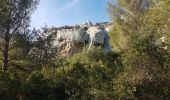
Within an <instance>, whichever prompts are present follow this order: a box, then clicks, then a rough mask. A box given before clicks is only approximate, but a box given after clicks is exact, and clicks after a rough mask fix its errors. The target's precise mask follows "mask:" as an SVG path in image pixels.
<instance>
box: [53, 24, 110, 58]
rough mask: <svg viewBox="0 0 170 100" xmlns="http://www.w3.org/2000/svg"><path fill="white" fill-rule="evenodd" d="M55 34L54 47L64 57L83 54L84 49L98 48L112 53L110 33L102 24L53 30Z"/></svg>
mask: <svg viewBox="0 0 170 100" xmlns="http://www.w3.org/2000/svg"><path fill="white" fill-rule="evenodd" d="M53 33H55V34H56V35H55V41H54V45H55V46H56V47H57V48H58V52H59V53H60V54H61V55H63V56H70V55H73V54H75V53H78V52H81V51H82V49H83V48H85V49H90V48H92V47H97V46H100V47H102V48H103V49H104V50H105V51H106V52H108V51H111V46H110V44H109V36H108V34H107V33H108V32H106V30H105V26H104V25H101V24H97V25H93V24H86V25H80V26H78V25H76V26H67V27H62V28H61V27H60V28H56V29H55V30H53Z"/></svg>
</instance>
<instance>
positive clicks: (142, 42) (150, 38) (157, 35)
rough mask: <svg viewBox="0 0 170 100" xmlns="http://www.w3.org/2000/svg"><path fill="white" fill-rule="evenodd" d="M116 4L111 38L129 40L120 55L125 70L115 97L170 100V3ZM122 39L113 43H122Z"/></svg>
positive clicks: (125, 0) (128, 0) (133, 0)
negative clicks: (169, 39) (169, 40)
mask: <svg viewBox="0 0 170 100" xmlns="http://www.w3.org/2000/svg"><path fill="white" fill-rule="evenodd" d="M117 1H118V4H117V5H113V4H110V5H109V6H110V12H111V17H112V18H114V20H113V21H114V23H115V25H114V28H113V31H112V32H111V35H112V37H115V36H116V35H119V36H122V37H124V38H127V37H128V39H127V40H128V41H127V42H128V43H127V45H128V48H126V50H123V52H122V54H121V57H122V62H123V68H124V70H123V71H122V72H120V73H119V75H118V78H117V79H115V80H114V82H115V86H114V88H115V89H114V92H115V94H117V96H118V98H127V96H130V97H136V98H138V99H149V100H150V99H154V100H160V99H164V100H168V99H169V98H170V97H169V94H170V91H169V89H170V87H169V83H170V78H169V75H170V73H169V70H170V63H169V60H170V59H169V58H170V53H169V52H170V49H169V42H168V38H169V35H168V34H169V32H170V31H169V25H170V21H169V17H167V16H169V15H170V13H169V10H170V8H169V5H170V1H169V0H152V1H151V0H117ZM141 2H143V3H141ZM145 4H147V5H145ZM122 34H123V35H122ZM117 37H118V36H117ZM122 37H118V38H120V39H117V40H119V41H117V40H116V41H115V39H113V42H117V44H118V43H119V44H120V41H121V39H122ZM120 45H122V44H120Z"/></svg>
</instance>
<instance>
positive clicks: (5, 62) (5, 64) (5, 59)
mask: <svg viewBox="0 0 170 100" xmlns="http://www.w3.org/2000/svg"><path fill="white" fill-rule="evenodd" d="M9 38H10V37H9V32H7V33H6V34H5V38H4V41H5V44H4V49H3V65H2V69H3V70H4V71H6V70H7V69H8V61H9V60H8V51H9Z"/></svg>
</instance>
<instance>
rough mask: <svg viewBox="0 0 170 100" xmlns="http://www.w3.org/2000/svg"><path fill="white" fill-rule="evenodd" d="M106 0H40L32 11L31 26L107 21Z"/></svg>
mask: <svg viewBox="0 0 170 100" xmlns="http://www.w3.org/2000/svg"><path fill="white" fill-rule="evenodd" d="M107 2H108V0H40V4H39V5H38V9H37V10H36V11H35V12H34V13H33V15H32V20H31V27H35V28H40V27H41V26H44V25H45V24H47V25H48V26H49V27H50V26H63V25H74V24H82V23H84V22H86V21H88V20H90V21H92V22H94V23H95V22H103V21H109V17H108V15H107V10H106V8H107Z"/></svg>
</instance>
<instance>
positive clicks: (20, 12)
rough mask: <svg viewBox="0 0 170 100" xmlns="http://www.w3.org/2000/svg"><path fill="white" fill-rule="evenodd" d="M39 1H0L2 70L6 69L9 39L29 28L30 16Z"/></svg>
mask: <svg viewBox="0 0 170 100" xmlns="http://www.w3.org/2000/svg"><path fill="white" fill-rule="evenodd" d="M38 2H39V0H1V1H0V21H1V22H0V37H1V38H0V39H1V40H2V44H3V46H2V47H1V48H0V50H1V52H2V55H3V64H2V69H3V70H7V69H8V62H9V54H8V52H9V48H10V43H11V42H12V41H11V37H13V36H14V34H17V33H19V34H22V33H24V32H25V30H26V29H27V28H28V27H29V23H30V15H31V14H32V12H33V11H34V10H35V8H36V6H37V4H38Z"/></svg>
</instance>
